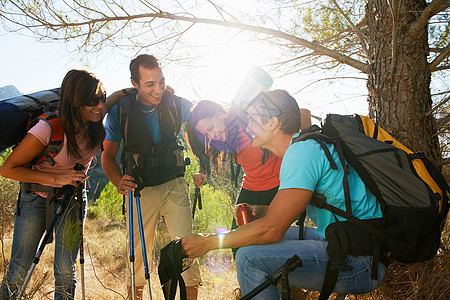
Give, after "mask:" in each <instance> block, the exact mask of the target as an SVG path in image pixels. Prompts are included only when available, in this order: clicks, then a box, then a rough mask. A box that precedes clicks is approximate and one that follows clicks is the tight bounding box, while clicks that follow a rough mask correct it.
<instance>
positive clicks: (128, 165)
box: [125, 153, 135, 175]
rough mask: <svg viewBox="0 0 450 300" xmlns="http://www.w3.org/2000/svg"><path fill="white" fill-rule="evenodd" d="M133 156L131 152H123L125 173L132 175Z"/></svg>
mask: <svg viewBox="0 0 450 300" xmlns="http://www.w3.org/2000/svg"><path fill="white" fill-rule="evenodd" d="M134 165H135V163H134V157H133V153H126V154H125V174H128V175H133V173H134V172H133V170H134Z"/></svg>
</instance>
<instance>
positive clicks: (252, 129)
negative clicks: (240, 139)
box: [246, 105, 272, 147]
mask: <svg viewBox="0 0 450 300" xmlns="http://www.w3.org/2000/svg"><path fill="white" fill-rule="evenodd" d="M270 122H271V120H269V121H268V122H266V123H264V122H263V120H262V118H261V114H260V111H259V110H258V109H257V107H256V106H255V105H254V106H250V107H249V109H248V125H247V130H246V131H247V132H248V133H250V134H251V136H252V140H253V141H252V146H253V147H264V145H267V144H268V143H269V142H270V141H271V140H272V136H271V130H270Z"/></svg>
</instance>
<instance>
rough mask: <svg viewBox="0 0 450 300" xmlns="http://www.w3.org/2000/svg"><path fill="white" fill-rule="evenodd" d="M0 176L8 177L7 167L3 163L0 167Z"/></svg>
mask: <svg viewBox="0 0 450 300" xmlns="http://www.w3.org/2000/svg"><path fill="white" fill-rule="evenodd" d="M0 176H2V177H5V178H10V175H9V169H8V167H7V166H5V164H3V166H1V167H0Z"/></svg>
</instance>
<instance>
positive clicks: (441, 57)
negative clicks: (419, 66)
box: [430, 44, 450, 72]
mask: <svg viewBox="0 0 450 300" xmlns="http://www.w3.org/2000/svg"><path fill="white" fill-rule="evenodd" d="M449 55H450V44H448V45H447V46H446V47H445V48H443V49H442V51H441V53H439V55H438V56H436V58H435V59H434V60H433V61H432V62H431V63H430V72H434V71H436V68H437V66H438V65H439V64H440V63H441V62H442V61H443V60H444V59H445V58H446V57H448V56H449Z"/></svg>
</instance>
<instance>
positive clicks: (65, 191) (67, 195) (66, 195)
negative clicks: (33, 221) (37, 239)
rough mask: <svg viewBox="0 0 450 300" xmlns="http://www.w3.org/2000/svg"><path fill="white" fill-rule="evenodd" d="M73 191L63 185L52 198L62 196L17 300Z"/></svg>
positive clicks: (18, 297) (20, 296) (69, 186)
mask: <svg viewBox="0 0 450 300" xmlns="http://www.w3.org/2000/svg"><path fill="white" fill-rule="evenodd" d="M74 190H75V187H74V186H73V185H65V186H63V187H62V188H61V189H60V190H59V191H58V193H56V194H55V195H54V196H53V198H54V199H58V198H59V197H60V196H61V195H63V194H64V197H63V198H62V200H61V201H60V203H59V205H58V208H57V210H56V212H55V216H54V217H53V220H52V222H51V223H50V226H49V227H48V228H47V231H46V233H45V236H44V238H43V239H42V241H41V243H40V245H39V248H38V250H37V252H36V256H35V257H34V259H33V263H32V264H31V267H30V269H29V270H28V273H27V275H26V277H25V280H24V282H23V284H22V287H21V288H20V291H19V294H18V295H17V297H16V299H17V300H19V299H20V298H22V295H23V293H24V292H25V289H26V287H27V285H28V282H29V281H30V278H31V275H32V274H33V272H34V269H35V268H36V265H37V264H38V263H39V260H40V258H41V255H42V252H43V251H44V248H45V245H46V244H47V241H48V239H49V238H50V236H51V235H52V232H53V227H55V223H56V220H57V219H58V218H59V217H60V216H61V214H62V213H63V211H64V210H65V206H66V203H67V202H68V201H69V200H70V198H71V196H72V194H73V192H74Z"/></svg>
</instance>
